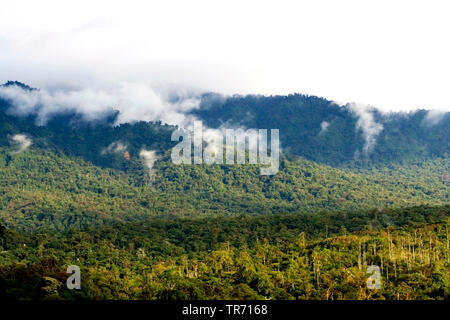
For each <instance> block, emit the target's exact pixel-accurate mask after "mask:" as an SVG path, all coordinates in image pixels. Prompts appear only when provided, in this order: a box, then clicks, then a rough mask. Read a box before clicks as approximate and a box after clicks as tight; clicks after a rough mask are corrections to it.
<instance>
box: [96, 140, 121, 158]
mask: <svg viewBox="0 0 450 320" xmlns="http://www.w3.org/2000/svg"><path fill="white" fill-rule="evenodd" d="M126 150H127V146H126V145H125V144H123V143H122V142H120V141H116V142H113V143H111V144H110V145H109V146H107V147H106V148H104V149H103V150H102V152H101V153H102V154H103V155H104V154H111V153H123V152H125V151H126Z"/></svg>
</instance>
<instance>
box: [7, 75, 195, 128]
mask: <svg viewBox="0 0 450 320" xmlns="http://www.w3.org/2000/svg"><path fill="white" fill-rule="evenodd" d="M174 97H176V99H175V98H174ZM0 98H2V99H4V100H8V101H10V103H11V105H12V106H11V108H9V110H8V112H9V113H10V114H13V115H17V116H25V115H29V114H33V115H36V116H37V121H38V124H40V125H43V124H45V123H46V122H47V121H48V120H49V119H50V118H51V117H52V116H53V115H55V114H58V113H64V112H67V111H75V112H77V113H79V114H81V115H82V116H83V117H84V118H85V119H86V120H93V119H101V118H103V117H105V115H106V114H107V113H108V111H111V110H113V109H114V110H118V111H120V114H119V116H118V119H117V122H116V124H121V123H127V122H133V121H141V120H142V121H158V120H160V121H162V122H163V123H167V124H171V125H180V126H183V125H186V124H187V123H189V122H191V121H192V119H191V118H192V117H191V116H188V115H187V114H186V113H187V112H188V111H190V110H192V109H195V108H198V107H199V105H200V99H199V98H198V95H196V93H194V92H191V91H188V90H176V89H175V88H172V89H170V90H169V89H166V88H163V87H160V88H152V87H150V86H148V85H144V84H139V83H120V84H117V85H116V86H113V87H110V88H107V89H102V90H94V89H80V90H62V89H58V90H55V91H48V90H45V89H44V90H32V91H30V90H26V89H23V88H21V87H19V86H15V85H14V86H8V87H0Z"/></svg>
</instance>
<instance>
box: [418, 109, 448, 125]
mask: <svg viewBox="0 0 450 320" xmlns="http://www.w3.org/2000/svg"><path fill="white" fill-rule="evenodd" d="M446 114H447V112H445V111H444V110H430V111H428V112H427V115H426V116H425V118H424V119H423V123H424V124H425V125H428V126H435V125H437V124H438V123H439V122H441V120H442V119H444V117H445V115H446Z"/></svg>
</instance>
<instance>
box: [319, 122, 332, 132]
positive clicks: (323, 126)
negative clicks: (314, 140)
mask: <svg viewBox="0 0 450 320" xmlns="http://www.w3.org/2000/svg"><path fill="white" fill-rule="evenodd" d="M329 126H330V123H329V122H327V121H325V120H324V121H322V123H321V124H320V133H319V134H321V133H324V132H325V131H327V130H328V127H329Z"/></svg>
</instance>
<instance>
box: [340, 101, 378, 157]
mask: <svg viewBox="0 0 450 320" xmlns="http://www.w3.org/2000/svg"><path fill="white" fill-rule="evenodd" d="M348 107H349V109H350V110H351V111H352V112H353V113H354V114H355V115H356V116H357V117H358V121H357V122H356V129H357V130H359V129H361V130H362V133H363V137H364V141H365V142H364V146H363V150H362V151H363V153H364V154H365V155H368V154H369V153H370V152H371V150H372V148H373V146H374V145H375V143H376V140H377V136H378V135H379V134H380V132H381V131H383V125H382V124H380V123H377V122H376V121H375V120H374V116H373V111H374V108H372V107H369V106H366V105H361V104H356V103H350V104H348Z"/></svg>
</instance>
